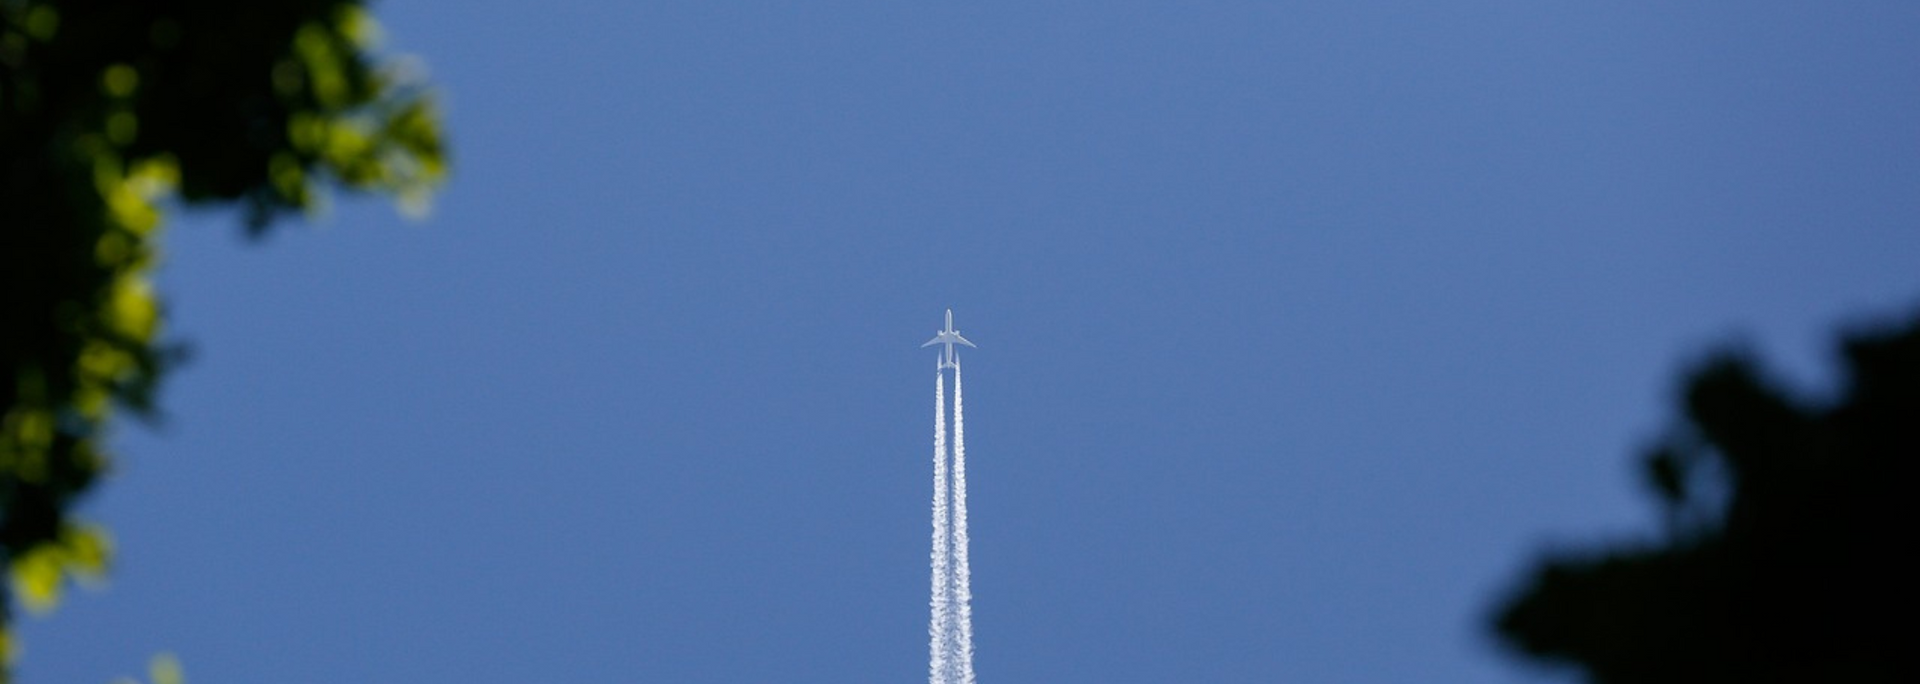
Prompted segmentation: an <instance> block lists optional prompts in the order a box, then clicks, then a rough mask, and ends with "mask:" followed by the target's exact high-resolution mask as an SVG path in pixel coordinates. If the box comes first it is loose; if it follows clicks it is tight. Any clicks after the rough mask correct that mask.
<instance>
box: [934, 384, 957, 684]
mask: <svg viewBox="0 0 1920 684" xmlns="http://www.w3.org/2000/svg"><path fill="white" fill-rule="evenodd" d="M934 373H935V375H934V378H933V559H932V560H933V598H932V600H931V602H932V608H933V617H932V619H931V620H930V621H929V622H928V624H927V641H928V645H927V650H928V661H927V681H928V684H949V682H951V681H952V677H951V673H950V671H949V669H948V668H949V667H950V666H951V664H950V661H949V660H948V652H949V651H950V650H951V649H952V647H953V644H952V639H953V636H952V634H951V632H949V631H948V623H949V622H950V621H951V620H952V615H951V613H950V612H949V610H950V607H949V601H950V599H949V592H950V591H951V590H952V589H953V582H952V580H951V578H949V577H948V575H947V567H948V566H949V565H951V564H952V559H951V558H950V557H949V555H948V554H949V544H950V543H951V538H950V537H949V536H948V532H947V388H946V382H947V377H946V373H945V372H944V371H943V370H942V369H938V368H936V369H934ZM957 386H958V385H957V383H956V387H957ZM956 403H957V402H956Z"/></svg>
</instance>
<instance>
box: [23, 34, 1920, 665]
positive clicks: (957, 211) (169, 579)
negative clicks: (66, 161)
mask: <svg viewBox="0 0 1920 684" xmlns="http://www.w3.org/2000/svg"><path fill="white" fill-rule="evenodd" d="M1676 5H1680V6H1676ZM377 13H378V15H379V16H380V17H381V19H382V20H383V22H384V24H385V25H386V27H387V38H388V45H389V46H390V47H391V48H392V49H393V50H396V51H398V52H405V53H416V54H419V55H421V56H423V57H424V58H425V59H426V61H427V63H428V64H429V65H430V67H431V73H432V77H433V80H434V81H435V82H437V83H438V84H439V85H440V87H441V88H442V90H443V92H444V96H445V100H446V104H447V119H448V125H449V128H450V129H451V131H452V132H453V135H454V138H453V143H454V144H455V153H456V159H455V161H456V169H455V173H456V175H455V177H454V178H453V180H452V181H451V183H450V185H449V186H448V187H447V188H446V191H445V192H444V193H443V194H442V195H441V196H440V197H439V200H438V203H437V207H436V211H435V213H434V214H433V215H432V216H431V218H430V219H428V220H426V221H424V222H422V223H417V224H410V223H408V222H406V221H404V220H402V219H400V218H398V217H397V216H396V215H395V213H394V212H393V211H392V209H391V208H390V207H388V206H387V205H386V204H384V203H381V202H376V201H370V200H367V199H363V198H362V199H356V198H352V197H341V198H339V201H338V202H336V205H335V207H334V209H333V211H332V212H331V213H330V214H329V215H328V216H326V217H324V218H322V219H320V220H318V221H316V222H314V223H313V224H311V225H297V224H296V225H290V226H286V227H285V229H283V230H281V231H278V232H277V233H276V234H274V235H272V236H271V237H270V238H269V239H267V240H265V241H262V242H259V243H254V244H249V243H248V242H247V241H246V240H244V239H242V237H241V231H240V229H239V227H238V225H237V224H238V221H237V219H236V217H235V216H233V215H230V214H224V213H222V214H213V213H208V214H195V215H192V216H188V217H186V218H185V219H183V220H176V221H174V222H173V224H172V225H171V233H170V234H169V235H168V237H167V245H168V266H167V268H166V271H165V273H164V276H163V283H162V284H163V287H164V289H165V291H166V293H167V295H168V297H169V299H170V301H171V305H172V306H171V310H172V313H173V319H172V320H173V325H172V327H171V334H172V335H173V336H174V337H175V338H176V339H180V340H185V341H188V342H190V343H191V344H192V345H193V347H194V349H195V351H196V356H195V357H194V360H193V361H192V363H191V364H190V365H188V366H186V367H185V368H184V369H183V370H181V371H179V372H178V373H177V374H175V375H174V376H173V378H172V382H171V383H170V384H169V385H168V387H167V388H166V390H165V392H164V400H165V406H166V408H167V410H168V412H169V414H170V418H169V420H168V421H167V422H166V423H165V425H164V426H162V427H161V428H160V429H158V430H142V429H127V430H123V431H122V432H121V433H120V437H119V440H118V441H119V443H120V444H121V447H122V451H123V453H124V459H123V462H122V464H121V467H120V470H119V474H118V475H117V477H116V479H115V480H114V481H112V482H110V483H108V484H107V485H106V486H104V487H103V488H101V489H100V490H99V492H98V493H97V496H96V497H95V498H94V499H93V500H92V501H91V502H90V503H89V504H88V506H87V507H86V508H85V514H86V515H87V516H90V517H92V518H94V519H98V520H102V521H104V522H106V523H107V524H109V525H111V526H112V528H113V529H114V530H115V532H116V534H117V537H118V540H119V543H118V547H119V552H120V555H119V560H118V563H117V568H116V569H115V571H114V573H113V576H112V579H111V582H110V584H109V585H108V586H107V587H105V588H104V589H103V590H100V591H81V592H77V593H75V594H73V595H72V596H70V598H69V599H68V601H67V603H66V604H65V605H64V606H63V607H62V609H61V610H60V611H59V612H58V613H56V614H54V615H53V616H52V617H50V618H46V619H29V620H27V621H26V623H25V624H24V626H23V637H24V638H25V639H26V650H25V653H24V660H23V661H22V666H21V669H20V673H21V676H22V681H24V682H29V683H32V682H83V683H84V682H101V683H104V682H106V681H108V680H109V679H111V678H112V677H113V676H116V675H120V674H135V673H138V672H140V671H142V670H143V668H144V663H145V662H146V660H147V658H148V656H149V655H151V654H152V653H155V652H158V651H162V650H171V651H173V652H175V653H177V654H178V655H179V657H180V658H181V660H182V662H183V663H184V665H185V668H186V672H187V675H188V679H189V680H190V681H193V682H195V683H196V684H229V683H234V682H267V681H271V682H278V683H280V684H307V683H314V684H319V683H327V684H338V683H340V682H422V681H435V682H442V681H444V682H461V683H463V684H493V683H506V682H527V681H561V682H570V681H580V682H823V683H824V682H875V683H878V682H894V683H900V682H914V681H924V678H925V677H926V657H927V643H926V628H927V624H926V623H927V588H928V580H927V546H928V534H929V529H928V522H927V508H928V499H929V496H930V491H929V490H930V487H931V473H930V472H929V471H930V469H931V463H930V451H931V445H930V444H929V442H930V441H931V437H932V425H931V423H932V417H933V407H932V387H931V386H930V385H931V384H932V382H933V359H934V352H933V350H926V349H920V348H918V345H919V344H920V343H921V342H922V341H924V340H926V339H927V338H928V337H930V336H931V334H932V332H933V331H934V330H935V329H936V328H937V327H938V326H939V325H940V314H941V311H942V310H943V309H946V308H948V307H951V308H952V309H953V310H954V314H955V317H956V320H955V322H956V324H957V325H958V327H959V328H960V329H961V330H963V331H965V332H966V334H967V336H968V337H969V338H970V339H972V340H973V341H975V342H977V343H978V344H979V345H980V348H979V349H978V350H969V353H968V354H967V355H966V359H967V371H968V372H967V381H968V383H967V387H968V390H969V393H968V402H967V404H968V408H969V409H970V410H969V415H968V419H969V420H968V427H969V428H970V430H969V434H968V438H969V439H968V447H969V449H968V455H969V457H970V458H969V461H970V463H969V470H970V482H969V485H970V487H971V494H972V501H971V503H972V505H971V509H972V510H971V513H972V520H971V524H972V538H973V570H974V584H973V589H974V594H975V604H974V629H975V633H976V646H977V649H978V657H977V660H976V666H977V669H978V671H979V673H980V677H981V681H982V682H983V683H984V684H1014V683H1016V682H1034V683H1038V682H1049V683H1063V684H1072V683H1075V682H1088V683H1091V682H1302V683H1308V682H1311V683H1316V684H1317V683H1337V682H1413V681H1461V682H1465V681H1481V682H1503V681H1505V682H1519V681H1535V680H1539V679H1542V678H1547V679H1551V678H1553V675H1552V674H1551V673H1547V672H1542V671H1539V670H1534V669H1530V668H1526V667H1521V666H1517V665H1516V664H1514V663H1513V662H1511V661H1509V660H1507V659H1506V658H1504V657H1503V656H1502V655H1501V654H1500V652H1499V651H1498V650H1497V649H1495V648H1494V647H1493V645H1492V643H1491V641H1490V639H1489V637H1488V636H1487V631H1486V629H1485V628H1484V623H1485V616H1486V613H1487V611H1488V610H1489V608H1490V606H1491V602H1492V601H1493V600H1494V599H1495V598H1496V597H1497V596H1499V595H1500V593H1501V592H1502V591H1503V590H1505V589H1507V588H1510V587H1512V586H1513V585H1514V583H1515V582H1516V581H1517V580H1518V579H1519V577H1520V573H1521V571H1522V570H1523V568H1525V567H1526V566H1527V565H1528V563H1529V562H1530V561H1531V560H1532V559H1533V558H1534V557H1535V556H1536V554H1538V553H1540V552H1542V551H1543V550H1544V549H1547V548H1550V547H1554V546H1556V545H1558V546H1561V547H1565V546H1569V545H1574V544H1581V543H1592V542H1596V541H1599V540H1603V539H1613V540H1628V539H1634V538H1645V537H1647V536H1649V535H1651V534H1652V532H1653V530H1654V529H1655V519H1654V516H1653V514H1652V509H1651V507H1650V501H1649V499H1647V498H1646V497H1645V496H1643V495H1642V493H1641V491H1640V489H1639V487H1638V484H1637V481H1636V480H1635V471H1634V470H1633V467H1632V459H1633V457H1634V456H1635V455H1636V452H1637V449H1638V448H1639V447H1640V446H1642V445H1644V444H1646V443H1647V442H1648V441H1650V440H1651V439H1653V438H1654V437H1655V436H1657V435H1658V434H1659V432H1660V431H1661V429H1662V428H1663V427H1664V426H1665V425H1666V421H1667V419H1668V418H1669V417H1670V416H1672V415H1673V411H1672V408H1671V402H1670V398H1671V393H1672V391H1673V390H1674V383H1675V382H1676V376H1677V373H1678V372H1679V371H1680V370H1681V369H1682V368H1684V367H1685V365H1686V364H1687V363H1688V362H1689V361H1690V360H1697V359H1698V358H1699V357H1700V356H1701V355H1702V354H1703V353H1704V352H1705V350H1707V349H1708V348H1710V347H1712V346H1713V345H1716V344H1719V343H1725V342H1739V343H1741V344H1745V345H1747V346H1748V347H1749V348H1752V349H1754V350H1757V351H1758V352H1759V353H1761V354H1763V355H1764V356H1765V357H1767V358H1768V359H1769V360H1771V361H1773V362H1774V363H1775V367H1776V368H1778V369H1779V372H1780V375H1781V376H1783V377H1785V378H1787V379H1789V380H1791V381H1794V382H1797V383H1802V384H1804V385H1805V386H1807V387H1809V388H1814V389H1818V388H1820V387H1822V386H1824V383H1827V382H1829V381H1830V378H1829V376H1828V375H1827V373H1828V368H1829V364H1828V358H1829V353H1828V349H1829V340H1830V339H1831V335H1832V333H1833V331H1834V330H1835V329H1836V327H1837V326H1840V325H1843V324H1846V323H1849V322H1855V321H1859V320H1862V318H1863V317H1869V316H1872V315H1875V314H1888V315H1891V314H1896V313H1902V312H1907V311H1912V310H1913V309H1914V307H1916V306H1920V267H1916V260H1915V257H1916V254H1920V125H1916V122H1920V40H1916V39H1915V37H1916V36H1920V5H1915V4H1914V3H1912V2H1905V1H1901V2H1855V3H1840V4H1837V5H1836V4H1834V3H1804V2H1757V1H1752V0H1748V1H1742V2H1697V3H1665V2H1556V3H1540V2H1524V1H1518V0H1515V1H1509V2H1487V1H1461V2H1446V3H1435V2H1412V1H1409V2H1366V1H1360V2H1337V3H1335V2H1320V3H1294V2H1274V1H1262V2H1158V3H1150V2H1133V1H1128V0H1088V1H1083V2H1049V1H1038V2H1036V1H1033V0H1027V1H1023V2H1003V1H997V0H972V1H970V2H961V3H954V2H945V3H928V2H911V1H906V2H903V1H901V0H887V1H885V2H757V3H736V2H691V1H686V2H649V3H589V2H547V3H525V2H460V3H452V2H448V3H431V4H429V3H408V2H388V3H384V4H382V5H380V6H379V7H378V8H377Z"/></svg>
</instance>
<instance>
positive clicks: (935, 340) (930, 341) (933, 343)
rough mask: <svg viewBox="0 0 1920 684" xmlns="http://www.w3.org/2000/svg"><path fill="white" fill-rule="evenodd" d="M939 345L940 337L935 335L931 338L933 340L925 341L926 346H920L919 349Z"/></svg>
mask: <svg viewBox="0 0 1920 684" xmlns="http://www.w3.org/2000/svg"><path fill="white" fill-rule="evenodd" d="M939 343H940V336H939V335H935V336H933V339H931V340H927V343H926V344H923V345H920V346H921V347H923V348H924V347H931V346H933V345H936V344H939ZM967 346H973V345H967Z"/></svg>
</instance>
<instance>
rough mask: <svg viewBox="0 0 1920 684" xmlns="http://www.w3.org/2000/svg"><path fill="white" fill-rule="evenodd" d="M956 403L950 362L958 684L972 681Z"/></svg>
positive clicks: (963, 429)
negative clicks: (951, 380)
mask: <svg viewBox="0 0 1920 684" xmlns="http://www.w3.org/2000/svg"><path fill="white" fill-rule="evenodd" d="M965 416H966V413H965V411H963V410H962V404H961V399H960V360H959V359H958V358H955V359H954V361H953V575H954V577H953V601H954V603H956V604H958V605H957V606H955V608H957V609H958V610H957V613H958V614H957V615H955V616H954V623H955V624H954V627H955V628H956V629H955V632H956V633H955V634H954V638H955V643H954V649H953V650H954V659H955V660H957V661H959V662H957V663H955V665H957V666H958V669H959V675H960V681H959V684H974V681H973V569H972V568H971V567H970V566H969V565H968V563H967V423H966V417H965Z"/></svg>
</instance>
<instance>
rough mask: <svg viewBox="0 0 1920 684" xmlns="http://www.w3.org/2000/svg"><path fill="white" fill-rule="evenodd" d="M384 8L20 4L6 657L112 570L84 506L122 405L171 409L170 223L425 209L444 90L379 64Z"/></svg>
mask: <svg viewBox="0 0 1920 684" xmlns="http://www.w3.org/2000/svg"><path fill="white" fill-rule="evenodd" d="M362 4H363V3H362V1H361V0H283V1H278V2H245V1H242V0H0V562H4V563H5V564H6V566H7V567H8V569H9V570H11V574H12V578H13V580H14V581H13V582H12V584H11V585H10V586H7V585H0V653H6V652H11V650H12V649H10V648H8V646H9V644H8V638H7V634H8V632H7V630H6V627H7V625H8V624H10V622H11V619H10V616H11V613H12V608H13V606H14V603H15V601H16V600H22V601H24V602H25V603H26V604H27V605H29V606H30V607H45V606H50V605H51V604H52V603H53V602H54V601H55V600H56V599H57V598H58V593H59V589H60V587H61V585H62V583H63V582H64V579H63V578H64V577H65V576H68V575H72V574H75V573H80V574H86V573H94V572H99V571H101V570H102V568H103V566H104V564H105V562H106V556H107V544H106V541H105V537H104V536H103V535H102V533H101V531H100V530H99V529H98V528H97V527H94V526H89V525H84V524H80V523H77V522H75V521H74V520H72V519H71V518H70V516H69V509H70V508H71V507H72V505H73V504H74V502H75V501H76V500H77V499H78V498H79V497H81V496H82V495H84V494H85V493H86V492H87V491H88V490H89V489H90V488H91V487H92V486H93V485H94V483H95V482H96V481H97V480H98V479H99V477H100V476H101V475H102V474H103V473H104V472H105V470H106V469H107V467H108V464H109V455H108V454H107V452H106V442H105V439H104V438H103V436H102V433H103V431H104V430H105V429H106V428H107V427H109V425H110V424H111V422H112V421H111V418H112V416H113V412H114V408H115V407H116V406H118V407H122V408H126V409H131V411H132V412H134V413H135V414H145V415H151V413H152V412H153V409H154V406H153V401H154V387H155V383H156V382H158V381H159V379H160V378H161V376H162V374H163V371H164V370H165V369H166V367H167V362H168V360H169V358H170V354H169V353H168V352H167V349H168V347H167V346H166V345H164V344H162V342H161V340H160V337H159V328H160V324H161V318H162V311H161V309H160V306H159V303H158V299H157V297H156V296H155V295H154V294H153V293H152V292H151V291H150V289H149V287H148V285H147V274H148V271H149V270H150V268H151V267H152V265H153V261H154V248H155V244H156V236H157V230H158V226H159V222H160V216H161V213H162V212H163V210H164V209H165V208H167V207H171V206H178V205H181V204H187V205H212V206H223V205H237V206H239V207H241V208H243V209H244V210H245V215H246V218H247V224H248V226H249V228H250V229H251V231H252V232H253V233H255V234H258V233H260V232H262V231H264V230H266V228H267V226H268V225H269V224H271V223H272V222H273V220H274V219H275V218H276V217H278V216H280V215H283V214H286V213H288V212H293V211H298V210H300V209H303V208H306V207H310V206H314V204H315V203H316V202H318V201H319V200H320V199H321V194H322V193H324V192H325V190H326V188H328V187H344V188H348V189H357V190H368V191H375V192H392V193H396V194H398V195H399V196H400V197H401V198H402V200H403V202H413V201H418V200H421V199H423V198H424V195H425V193H426V192H427V191H428V190H430V189H431V187H432V186H434V185H435V184H436V183H437V182H438V181H439V179H440V178H441V176H442V175H443V166H442V156H441V154H442V153H441V144H440V127H439V121H438V117H437V115H436V114H435V113H434V109H433V108H432V103H431V100H430V99H429V98H428V97H427V96H426V93H425V91H424V84H421V83H417V82H415V81H416V79H417V76H415V75H412V74H410V73H409V72H408V71H407V70H406V69H402V68H393V67H392V65H381V64H378V63H376V61H375V60H374V58H373V57H372V44H373V40H374V38H375V34H376V33H377V30H376V28H375V26H374V24H373V22H372V20H371V19H370V18H369V17H368V15H367V14H366V12H365V11H364V10H363V9H362V7H361V5H362ZM6 678H7V677H6V668H4V667H0V681H4V680H5V679H6Z"/></svg>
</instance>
